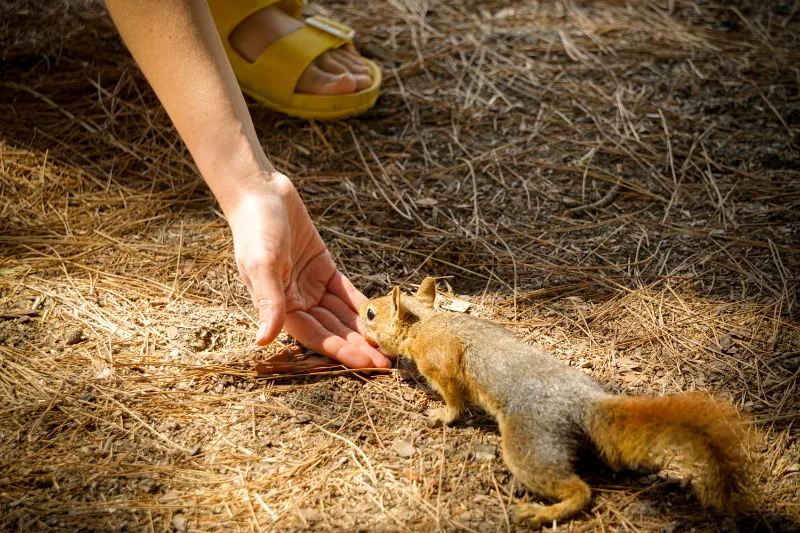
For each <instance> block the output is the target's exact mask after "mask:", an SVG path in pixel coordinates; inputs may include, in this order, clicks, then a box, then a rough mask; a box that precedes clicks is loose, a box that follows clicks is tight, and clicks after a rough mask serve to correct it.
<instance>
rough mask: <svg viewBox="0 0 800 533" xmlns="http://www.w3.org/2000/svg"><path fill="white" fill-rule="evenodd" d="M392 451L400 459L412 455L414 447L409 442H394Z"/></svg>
mask: <svg viewBox="0 0 800 533" xmlns="http://www.w3.org/2000/svg"><path fill="white" fill-rule="evenodd" d="M392 449H393V450H394V451H395V453H397V455H399V456H400V457H411V456H412V455H414V446H413V445H412V444H411V443H410V442H406V441H403V440H396V441H394V442H393V443H392Z"/></svg>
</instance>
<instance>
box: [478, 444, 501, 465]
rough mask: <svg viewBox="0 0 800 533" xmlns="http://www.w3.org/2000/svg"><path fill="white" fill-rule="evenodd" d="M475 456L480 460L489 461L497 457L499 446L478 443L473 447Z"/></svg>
mask: <svg viewBox="0 0 800 533" xmlns="http://www.w3.org/2000/svg"><path fill="white" fill-rule="evenodd" d="M473 451H474V453H475V455H474V458H475V460H476V461H478V462H489V461H494V460H495V459H497V448H496V447H494V446H492V445H491V444H476V445H475V448H474V449H473Z"/></svg>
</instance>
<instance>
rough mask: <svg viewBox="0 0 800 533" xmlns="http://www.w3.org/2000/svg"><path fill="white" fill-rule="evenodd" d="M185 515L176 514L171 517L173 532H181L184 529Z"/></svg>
mask: <svg viewBox="0 0 800 533" xmlns="http://www.w3.org/2000/svg"><path fill="white" fill-rule="evenodd" d="M186 522H187V520H186V517H185V516H183V515H182V514H180V513H179V514H176V515H175V516H173V517H172V529H173V530H174V531H175V533H183V532H184V531H186Z"/></svg>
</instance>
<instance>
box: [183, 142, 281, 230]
mask: <svg viewBox="0 0 800 533" xmlns="http://www.w3.org/2000/svg"><path fill="white" fill-rule="evenodd" d="M236 144H237V145H238V146H228V147H226V148H225V149H222V150H220V149H217V150H215V152H216V153H215V154H208V155H207V157H206V158H204V160H202V161H200V160H199V158H197V159H198V167H199V168H200V172H201V174H202V175H203V178H204V179H205V181H206V183H208V186H209V188H210V189H211V192H212V193H213V194H214V197H215V198H216V199H217V202H219V205H220V207H221V208H222V211H223V213H225V216H226V217H228V219H229V220H230V219H231V217H232V216H233V215H234V214H235V213H236V212H238V211H240V210H241V206H242V204H243V203H245V202H246V201H247V199H249V198H256V197H258V198H265V197H270V196H274V197H276V198H279V197H283V196H284V195H285V194H286V192H287V189H288V188H291V189H294V186H293V185H292V183H291V181H289V179H288V178H287V177H286V176H284V175H283V174H281V173H280V172H278V171H276V170H275V168H274V167H273V166H272V165H271V164H270V162H269V161H268V160H267V158H266V156H265V155H264V152H263V151H262V150H261V147H260V146H258V147H253V145H252V143H250V142H247V141H246V140H245V141H243V142H238V143H236Z"/></svg>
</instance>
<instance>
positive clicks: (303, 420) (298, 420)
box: [292, 413, 311, 424]
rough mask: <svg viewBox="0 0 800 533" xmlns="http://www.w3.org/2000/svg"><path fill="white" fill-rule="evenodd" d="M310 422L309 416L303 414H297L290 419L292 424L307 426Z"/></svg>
mask: <svg viewBox="0 0 800 533" xmlns="http://www.w3.org/2000/svg"><path fill="white" fill-rule="evenodd" d="M309 422H311V416H309V415H307V414H305V413H298V414H296V415H294V417H292V423H293V424H307V423H309Z"/></svg>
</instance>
